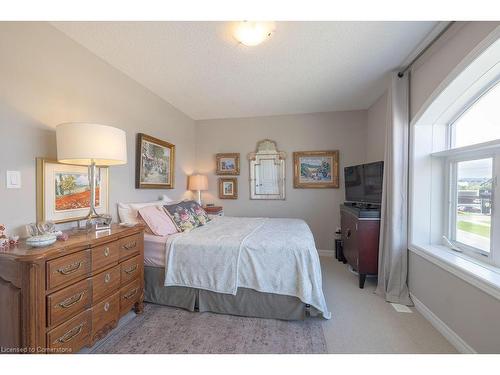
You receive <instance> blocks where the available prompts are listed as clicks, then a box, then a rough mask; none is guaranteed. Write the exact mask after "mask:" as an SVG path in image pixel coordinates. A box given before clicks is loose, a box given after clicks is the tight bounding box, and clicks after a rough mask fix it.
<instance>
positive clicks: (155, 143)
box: [135, 133, 175, 189]
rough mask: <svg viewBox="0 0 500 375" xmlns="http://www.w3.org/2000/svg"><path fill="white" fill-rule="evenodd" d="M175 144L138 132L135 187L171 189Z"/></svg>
mask: <svg viewBox="0 0 500 375" xmlns="http://www.w3.org/2000/svg"><path fill="white" fill-rule="evenodd" d="M174 183H175V145H173V144H172V143H169V142H167V141H163V140H161V139H158V138H155V137H151V136H150V135H147V134H143V133H138V134H137V144H136V155H135V188H136V189H173V188H174Z"/></svg>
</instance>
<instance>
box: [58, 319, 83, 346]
mask: <svg viewBox="0 0 500 375" xmlns="http://www.w3.org/2000/svg"><path fill="white" fill-rule="evenodd" d="M84 324H85V323H84V322H82V323H80V325H78V326H76V327H75V328H73V329H72V330H70V331H68V332H66V333H65V334H64V335H62V336H61V337H59V338H58V339H57V340H56V341H54V344H59V343H61V344H64V343H66V342H69V341H71V340H73V339H74V338H75V337H76V336H78V335H79V334H80V333H81V332H82V329H83V326H84Z"/></svg>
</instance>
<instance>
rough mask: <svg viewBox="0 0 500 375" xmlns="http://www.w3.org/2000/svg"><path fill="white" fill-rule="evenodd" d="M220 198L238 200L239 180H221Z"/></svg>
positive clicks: (228, 178)
mask: <svg viewBox="0 0 500 375" xmlns="http://www.w3.org/2000/svg"><path fill="white" fill-rule="evenodd" d="M219 198H220V199H238V179H237V178H236V177H220V178H219Z"/></svg>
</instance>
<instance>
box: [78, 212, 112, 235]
mask: <svg viewBox="0 0 500 375" xmlns="http://www.w3.org/2000/svg"><path fill="white" fill-rule="evenodd" d="M82 221H83V220H78V227H77V229H78V230H82V231H83V230H85V231H87V232H93V231H95V232H97V231H101V230H108V229H111V221H112V218H111V216H110V215H97V216H92V217H88V218H86V219H85V224H83V223H82Z"/></svg>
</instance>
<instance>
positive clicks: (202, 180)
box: [188, 174, 208, 190]
mask: <svg viewBox="0 0 500 375" xmlns="http://www.w3.org/2000/svg"><path fill="white" fill-rule="evenodd" d="M188 189H189V190H208V178H207V176H204V175H202V174H195V175H192V176H189V182H188Z"/></svg>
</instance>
